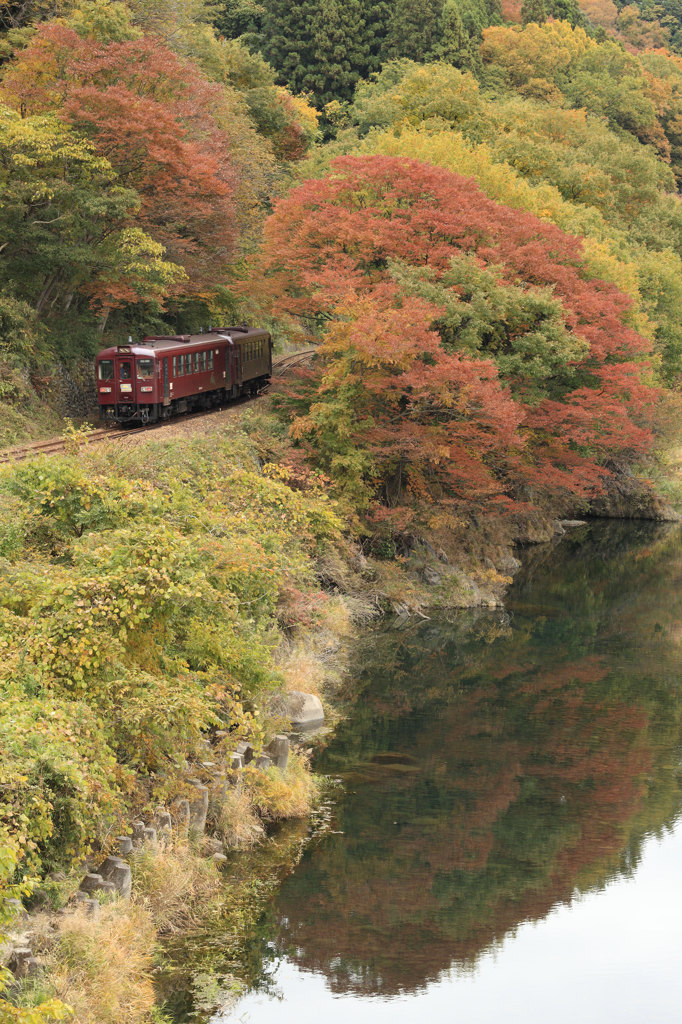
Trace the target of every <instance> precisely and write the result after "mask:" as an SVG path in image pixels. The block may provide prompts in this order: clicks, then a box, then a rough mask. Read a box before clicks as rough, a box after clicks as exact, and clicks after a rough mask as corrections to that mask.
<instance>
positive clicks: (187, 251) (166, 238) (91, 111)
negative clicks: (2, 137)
mask: <svg viewBox="0 0 682 1024" xmlns="http://www.w3.org/2000/svg"><path fill="white" fill-rule="evenodd" d="M2 92H3V95H4V97H5V98H6V100H7V101H8V102H10V103H12V104H13V105H14V106H15V107H16V108H17V109H20V110H21V111H22V113H24V114H30V115H37V114H41V113H45V112H48V111H50V110H57V111H58V112H59V116H60V117H62V118H64V119H65V120H67V121H69V122H70V123H71V124H72V125H74V126H75V127H77V128H78V129H79V131H81V132H83V133H84V134H85V136H86V137H87V138H89V139H90V140H91V141H92V144H93V146H94V149H95V152H96V153H97V155H99V156H101V157H103V158H105V159H106V160H107V161H108V162H109V163H110V164H111V166H112V167H113V168H114V169H115V171H116V173H117V175H118V179H119V181H120V182H121V184H122V185H123V186H124V187H126V188H129V189H134V190H135V192H136V193H137V194H138V195H139V196H140V210H139V213H138V214H137V217H136V223H137V226H138V227H140V228H141V229H142V230H144V231H148V232H149V234H150V235H151V236H152V238H154V239H155V241H157V242H159V243H160V244H161V245H163V246H164V248H165V249H166V252H167V253H168V256H169V258H170V259H171V260H172V261H174V262H176V263H178V264H180V265H182V266H183V267H184V268H185V270H186V271H187V272H188V273H189V274H191V276H192V279H193V284H194V285H195V286H196V287H197V288H200V287H202V286H206V285H208V284H210V283H211V282H212V281H215V274H216V270H217V269H218V268H219V267H223V268H224V267H225V266H226V264H227V262H228V261H229V259H230V258H231V256H232V254H233V252H234V248H235V245H236V242H237V237H238V228H237V225H238V216H239V213H240V211H239V210H238V208H237V203H236V194H237V179H236V175H235V171H234V167H233V164H232V161H231V160H230V157H229V152H230V137H229V134H228V133H227V131H226V130H225V129H224V128H223V127H222V125H221V123H220V120H221V113H222V112H223V111H224V101H223V97H222V94H221V92H220V89H219V87H218V86H217V85H215V86H214V85H211V84H209V83H208V82H207V81H206V80H205V79H204V78H203V76H201V74H200V73H197V71H196V69H192V68H190V67H189V66H188V65H186V64H184V63H182V62H181V61H180V60H178V58H177V57H175V56H174V55H173V54H172V53H171V52H170V51H169V50H168V49H167V48H166V47H164V46H163V45H162V44H161V43H159V42H158V41H155V40H153V39H151V38H147V37H143V38H134V39H129V40H125V41H124V42H108V43H104V44H97V43H96V42H95V41H94V40H92V39H91V38H86V39H83V38H81V37H80V36H79V35H78V33H77V32H76V31H75V30H74V29H71V28H68V27H66V26H64V25H61V24H56V23H55V24H49V25H46V26H44V27H41V28H40V29H39V30H38V32H37V34H36V37H35V39H34V41H33V42H32V44H31V45H30V46H29V47H27V48H26V49H25V50H24V51H22V52H21V53H20V54H19V55H18V57H17V59H16V60H15V62H14V63H13V64H12V65H11V66H10V67H9V69H8V70H7V73H6V74H5V76H4V79H3V82H2ZM221 150H222V154H221V155H219V153H220V151H221ZM244 212H246V211H244Z"/></svg>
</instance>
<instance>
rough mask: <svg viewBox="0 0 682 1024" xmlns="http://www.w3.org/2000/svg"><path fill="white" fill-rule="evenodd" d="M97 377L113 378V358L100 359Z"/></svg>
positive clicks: (102, 378) (103, 378)
mask: <svg viewBox="0 0 682 1024" xmlns="http://www.w3.org/2000/svg"><path fill="white" fill-rule="evenodd" d="M99 379H100V380H113V379H114V360H113V359H100V363H99Z"/></svg>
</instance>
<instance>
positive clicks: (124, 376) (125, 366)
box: [118, 359, 133, 380]
mask: <svg viewBox="0 0 682 1024" xmlns="http://www.w3.org/2000/svg"><path fill="white" fill-rule="evenodd" d="M118 375H119V377H120V378H121V380H130V378H131V377H132V375H133V368H132V364H131V362H130V360H128V359H126V360H125V362H123V363H121V364H120V365H119V373H118Z"/></svg>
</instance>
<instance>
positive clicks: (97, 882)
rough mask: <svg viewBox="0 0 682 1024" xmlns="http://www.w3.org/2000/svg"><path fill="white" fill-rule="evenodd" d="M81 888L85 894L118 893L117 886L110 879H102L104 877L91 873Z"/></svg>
mask: <svg viewBox="0 0 682 1024" xmlns="http://www.w3.org/2000/svg"><path fill="white" fill-rule="evenodd" d="M80 888H81V889H82V891H83V892H86V893H87V892H110V893H115V892H116V886H115V885H114V883H113V882H110V881H108V879H105V878H102V876H101V875H100V874H99V873H97V872H95V871H89V872H88V873H87V875H86V876H85V878H84V879H83V881H82V882H81V884H80Z"/></svg>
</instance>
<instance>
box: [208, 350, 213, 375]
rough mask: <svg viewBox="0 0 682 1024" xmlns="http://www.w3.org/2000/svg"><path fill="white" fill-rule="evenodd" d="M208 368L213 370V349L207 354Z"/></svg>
mask: <svg viewBox="0 0 682 1024" xmlns="http://www.w3.org/2000/svg"><path fill="white" fill-rule="evenodd" d="M208 368H209V370H212V369H213V349H211V351H210V352H209V353H208Z"/></svg>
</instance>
